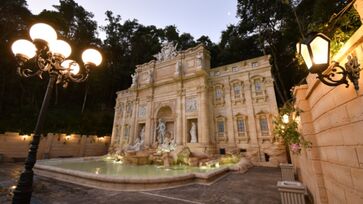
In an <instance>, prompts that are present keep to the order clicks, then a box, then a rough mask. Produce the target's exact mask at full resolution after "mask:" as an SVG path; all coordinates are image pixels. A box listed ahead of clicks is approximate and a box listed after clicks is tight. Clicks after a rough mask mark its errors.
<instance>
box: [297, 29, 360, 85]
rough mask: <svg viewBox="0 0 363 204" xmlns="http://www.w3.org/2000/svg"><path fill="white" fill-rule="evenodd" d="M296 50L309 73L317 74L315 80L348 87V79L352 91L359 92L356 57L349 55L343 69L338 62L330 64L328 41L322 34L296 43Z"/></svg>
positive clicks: (358, 70) (358, 68)
mask: <svg viewBox="0 0 363 204" xmlns="http://www.w3.org/2000/svg"><path fill="white" fill-rule="evenodd" d="M296 50H297V52H298V53H299V54H301V55H302V57H303V59H304V61H305V64H306V66H307V68H308V69H309V72H310V73H313V74H317V75H318V77H317V78H318V79H319V80H320V81H321V82H323V83H324V84H326V85H328V86H338V85H341V84H345V85H346V87H349V82H348V79H349V80H350V81H351V82H352V83H353V84H354V89H355V90H356V91H358V90H359V77H360V65H359V63H358V59H357V57H356V56H353V55H349V56H348V57H347V59H348V61H347V63H345V65H344V67H342V66H341V65H339V63H338V62H332V63H330V39H329V38H328V37H327V36H325V35H324V34H322V33H317V34H311V35H310V36H309V37H307V38H305V39H304V40H303V41H302V42H301V43H297V45H296ZM326 70H327V71H329V72H327V71H326Z"/></svg>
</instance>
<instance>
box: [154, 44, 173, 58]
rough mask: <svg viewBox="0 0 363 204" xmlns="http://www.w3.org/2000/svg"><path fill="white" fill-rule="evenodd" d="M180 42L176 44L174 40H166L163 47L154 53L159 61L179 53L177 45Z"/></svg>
mask: <svg viewBox="0 0 363 204" xmlns="http://www.w3.org/2000/svg"><path fill="white" fill-rule="evenodd" d="M177 45H178V44H176V45H175V46H174V43H173V42H166V43H163V45H162V47H161V51H160V52H159V53H158V54H156V55H153V56H154V57H155V58H156V59H157V60H158V61H165V60H169V59H171V58H173V57H175V56H176V55H177V52H176V46H177Z"/></svg>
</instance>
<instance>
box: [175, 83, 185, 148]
mask: <svg viewBox="0 0 363 204" xmlns="http://www.w3.org/2000/svg"><path fill="white" fill-rule="evenodd" d="M183 95H184V91H183V88H182V87H181V89H179V90H178V92H177V100H176V110H175V114H176V134H175V137H176V144H177V145H182V144H183V112H184V106H183Z"/></svg>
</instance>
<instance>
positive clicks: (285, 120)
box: [281, 114, 289, 124]
mask: <svg viewBox="0 0 363 204" xmlns="http://www.w3.org/2000/svg"><path fill="white" fill-rule="evenodd" d="M281 120H282V122H283V123H285V124H287V123H289V115H288V114H284V115H283V116H282V118H281Z"/></svg>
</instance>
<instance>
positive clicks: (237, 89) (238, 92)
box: [233, 83, 241, 98]
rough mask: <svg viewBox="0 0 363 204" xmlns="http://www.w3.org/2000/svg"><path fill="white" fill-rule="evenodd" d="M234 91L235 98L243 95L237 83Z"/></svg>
mask: <svg viewBox="0 0 363 204" xmlns="http://www.w3.org/2000/svg"><path fill="white" fill-rule="evenodd" d="M233 91H234V97H236V98H239V97H240V95H241V85H240V84H237V83H236V84H234V86H233Z"/></svg>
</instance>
